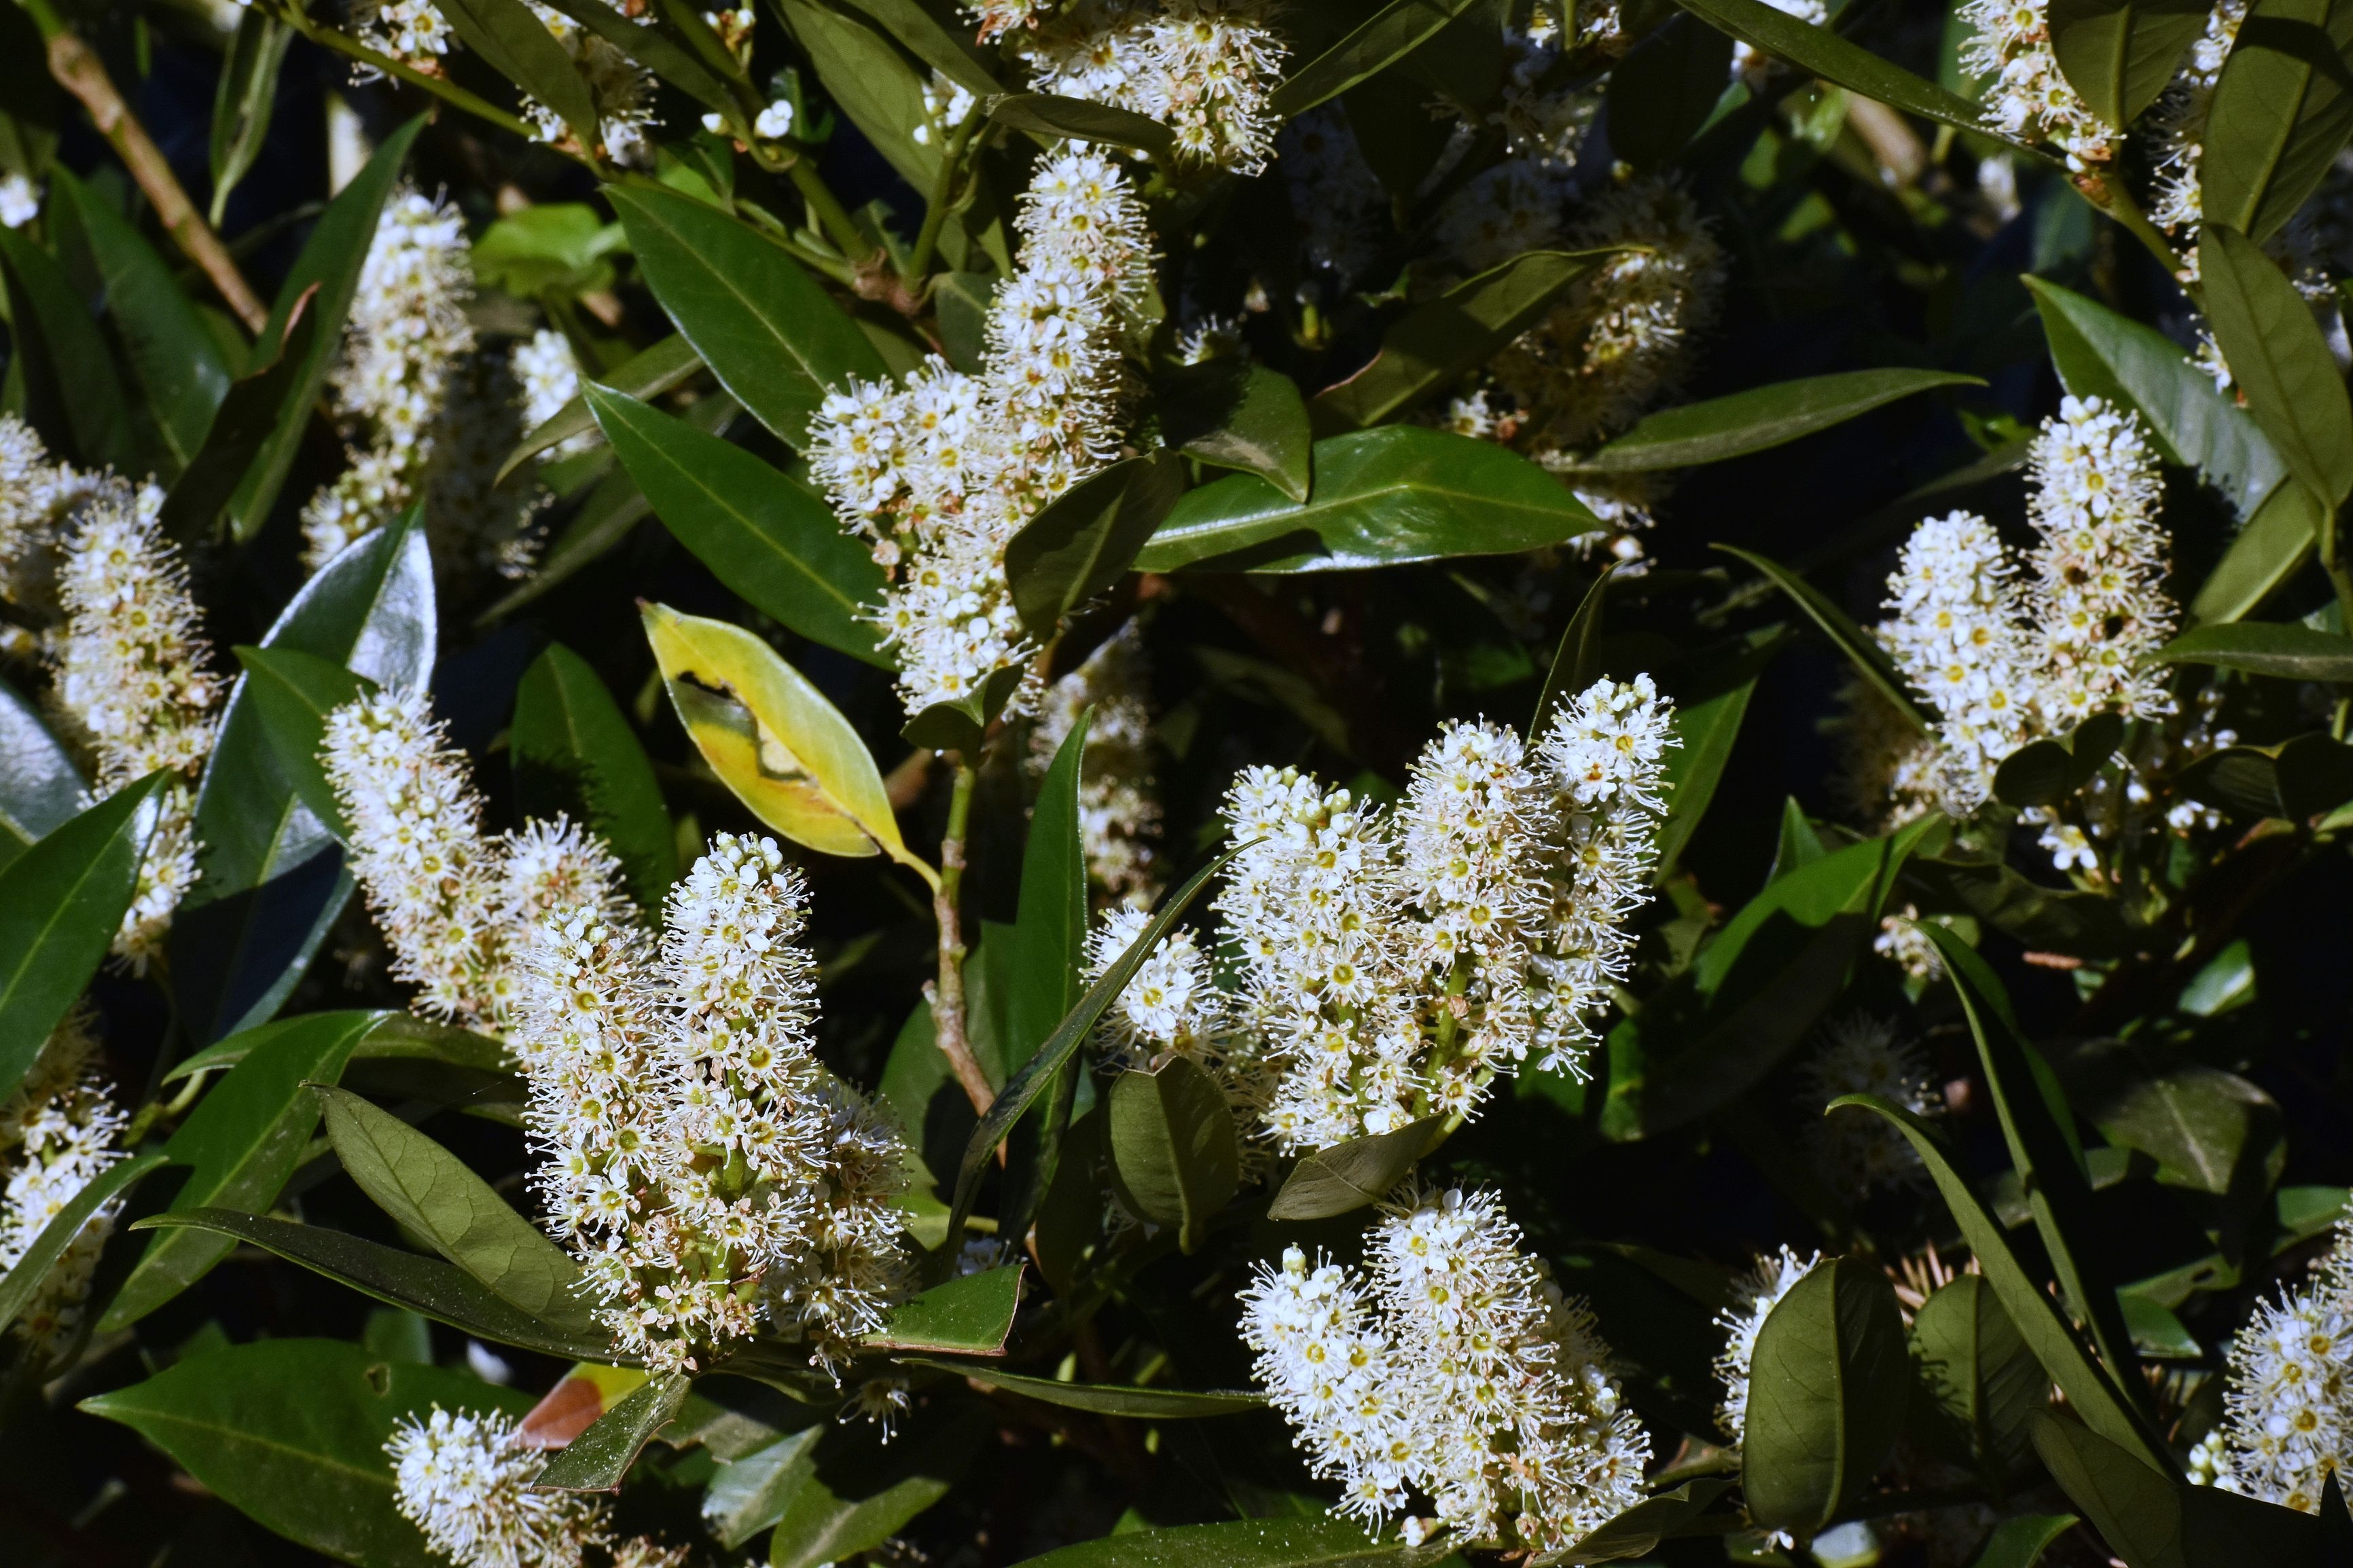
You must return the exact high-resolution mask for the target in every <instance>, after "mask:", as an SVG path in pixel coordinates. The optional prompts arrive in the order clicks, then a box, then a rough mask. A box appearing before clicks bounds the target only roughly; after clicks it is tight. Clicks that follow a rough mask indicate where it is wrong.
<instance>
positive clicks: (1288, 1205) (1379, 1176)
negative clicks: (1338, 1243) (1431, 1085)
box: [1266, 1116, 1446, 1219]
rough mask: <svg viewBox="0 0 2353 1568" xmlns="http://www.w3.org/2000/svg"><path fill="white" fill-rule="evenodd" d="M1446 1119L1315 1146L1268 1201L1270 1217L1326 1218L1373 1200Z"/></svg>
mask: <svg viewBox="0 0 2353 1568" xmlns="http://www.w3.org/2000/svg"><path fill="white" fill-rule="evenodd" d="M1445 1125H1446V1123H1445V1121H1444V1119H1443V1118H1440V1117H1436V1116H1430V1117H1425V1118H1423V1119H1422V1120H1421V1121H1416V1122H1412V1123H1409V1125H1407V1126H1404V1127H1400V1128H1398V1129H1397V1130H1396V1131H1393V1132H1368V1133H1366V1135H1365V1136H1363V1137H1361V1138H1351V1139H1348V1140H1347V1141H1345V1142H1340V1143H1335V1144H1333V1145H1332V1146H1331V1147H1329V1148H1325V1149H1317V1150H1314V1151H1313V1152H1310V1153H1308V1154H1307V1155H1306V1156H1304V1157H1303V1158H1302V1159H1301V1160H1300V1162H1299V1163H1297V1164H1296V1165H1293V1167H1292V1168H1291V1174H1289V1175H1288V1176H1285V1177H1284V1178H1283V1181H1282V1191H1281V1192H1278V1193H1276V1194H1274V1201H1273V1202H1272V1203H1271V1204H1269V1205H1267V1210H1266V1217H1267V1218H1269V1219H1329V1218H1330V1217H1331V1216H1333V1215H1340V1214H1347V1213H1350V1212H1351V1211H1353V1210H1356V1209H1360V1208H1363V1207H1364V1206H1365V1205H1367V1204H1377V1203H1378V1202H1380V1201H1381V1200H1382V1199H1383V1198H1385V1197H1387V1196H1388V1194H1389V1189H1390V1188H1392V1187H1394V1186H1396V1185H1397V1184H1398V1182H1399V1181H1401V1180H1403V1179H1404V1176H1405V1173H1407V1172H1408V1171H1409V1170H1411V1169H1413V1166H1414V1163H1415V1162H1416V1161H1418V1160H1419V1159H1420V1158H1421V1157H1422V1156H1423V1155H1425V1154H1427V1153H1429V1152H1430V1150H1431V1149H1433V1148H1434V1147H1436V1146H1437V1143H1438V1137H1439V1133H1440V1131H1442V1130H1443V1129H1444V1127H1445Z"/></svg>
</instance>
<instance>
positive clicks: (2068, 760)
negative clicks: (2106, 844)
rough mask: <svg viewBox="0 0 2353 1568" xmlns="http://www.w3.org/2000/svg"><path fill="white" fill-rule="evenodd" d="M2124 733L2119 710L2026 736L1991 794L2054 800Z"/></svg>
mask: <svg viewBox="0 0 2353 1568" xmlns="http://www.w3.org/2000/svg"><path fill="white" fill-rule="evenodd" d="M2346 646H2347V647H2348V648H2353V642H2348V644H2347V645H2346ZM2124 733H2125V721H2124V718H2123V716H2122V715H2121V714H2116V713H2094V714H2093V715H2092V716H2091V717H2090V718H2089V719H2086V720H2084V721H2083V722H2082V723H2081V724H2078V725H2076V726H2075V728H2074V729H2073V730H2071V731H2068V732H2067V733H2066V734H2065V735H2063V736H2061V737H2059V738H2057V739H2055V740H2054V739H2046V740H2041V741H2033V742H2029V743H2027V744H2026V745H2023V746H2021V747H2020V748H2019V749H2018V750H2017V751H2015V752H2011V753H2010V755H2009V756H2007V757H2004V758H2003V759H2002V760H2001V765H2000V767H1998V768H1996V769H1995V770H1994V773H1993V793H1994V797H1995V798H1996V799H1997V800H2000V802H2002V803H2003V804H2004V805H2015V806H2020V807H2025V806H2033V805H2058V804H2059V803H2060V802H2061V801H2063V800H2066V799H2068V798H2069V797H2071V796H2072V795H2074V793H2075V792H2076V791H2077V790H2079V789H2082V788H2083V787H2084V785H2085V784H2089V783H2091V782H2092V777H2093V775H2094V774H2095V773H2098V772H2099V771H2100V770H2101V769H2102V768H2104V767H2105V766H2106V765H2107V764H2108V761H2109V759H2110V758H2112V757H2114V756H2115V755H2116V746H2117V744H2118V743H2119V742H2122V741H2123V739H2124Z"/></svg>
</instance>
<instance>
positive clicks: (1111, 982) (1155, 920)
mask: <svg viewBox="0 0 2353 1568" xmlns="http://www.w3.org/2000/svg"><path fill="white" fill-rule="evenodd" d="M1246 847H1248V846H1246V845H1237V846H1235V847H1232V848H1229V849H1228V850H1227V851H1226V852H1225V853H1224V854H1222V855H1220V856H1219V857H1218V858H1216V859H1215V860H1212V861H1210V862H1209V863H1208V865H1207V866H1204V867H1202V868H1200V869H1199V870H1198V871H1196V872H1195V873H1193V875H1192V877H1191V879H1189V880H1187V882H1186V884H1185V885H1184V886H1183V887H1181V888H1179V889H1176V892H1175V893H1173V894H1171V895H1169V896H1168V897H1167V898H1166V899H1163V900H1161V903H1160V910H1159V912H1158V913H1156V914H1155V915H1154V916H1153V917H1152V923H1151V924H1149V925H1147V926H1145V928H1144V929H1143V930H1142V931H1138V932H1137V933H1136V937H1135V940H1134V942H1130V943H1128V944H1127V951H1126V952H1123V953H1121V954H1120V955H1119V957H1118V958H1117V959H1115V960H1113V963H1112V965H1111V967H1110V968H1108V969H1106V970H1104V971H1103V975H1102V977H1101V978H1100V979H1098V980H1096V982H1095V983H1094V984H1092V985H1090V986H1088V987H1087V990H1086V994H1084V995H1082V996H1081V997H1080V998H1079V1004H1078V1005H1077V1006H1075V1007H1073V1008H1071V1011H1070V1013H1069V1014H1068V1015H1067V1016H1065V1017H1064V1018H1063V1019H1062V1022H1061V1024H1060V1026H1058V1027H1057V1028H1056V1029H1055V1030H1054V1033H1053V1034H1052V1036H1051V1037H1049V1038H1048V1039H1047V1041H1046V1043H1045V1044H1044V1045H1043V1046H1040V1047H1039V1048H1038V1054H1037V1055H1036V1056H1033V1057H1031V1058H1029V1061H1028V1062H1026V1063H1024V1064H1023V1065H1022V1068H1021V1070H1020V1071H1019V1072H1017V1073H1015V1074H1014V1075H1013V1079H1012V1081H1011V1082H1009V1083H1008V1084H1007V1085H1006V1086H1005V1087H1004V1089H1000V1090H999V1091H998V1092H997V1099H996V1100H994V1101H992V1102H991V1103H990V1105H989V1107H988V1113H987V1115H985V1116H983V1117H982V1118H981V1119H980V1125H979V1126H977V1127H976V1128H974V1129H973V1133H972V1137H971V1139H970V1140H969V1141H967V1142H966V1143H965V1150H964V1159H963V1161H962V1163H960V1164H959V1165H958V1166H957V1169H956V1188H955V1205H954V1207H953V1208H952V1209H951V1210H950V1212H949V1215H948V1231H947V1239H946V1240H945V1241H944V1242H943V1243H942V1244H941V1245H942V1248H943V1250H944V1252H946V1253H947V1254H948V1255H949V1256H951V1257H953V1256H954V1255H955V1249H956V1247H958V1246H960V1245H961V1244H962V1242H963V1240H964V1222H965V1218H966V1217H967V1216H968V1215H971V1213H972V1205H973V1201H974V1200H975V1199H976V1198H977V1197H978V1196H979V1195H980V1178H981V1175H982V1173H984V1172H985V1171H986V1170H987V1166H988V1162H989V1159H990V1156H991V1155H992V1154H993V1152H995V1150H996V1148H997V1145H998V1144H999V1143H1002V1142H1005V1137H1006V1134H1008V1132H1010V1131H1013V1124H1014V1123H1015V1122H1016V1121H1019V1120H1021V1113H1022V1112H1023V1111H1025V1110H1029V1107H1030V1105H1031V1103H1032V1102H1034V1101H1035V1100H1037V1098H1038V1096H1039V1094H1041V1093H1042V1092H1044V1090H1045V1088H1046V1086H1047V1085H1048V1084H1050V1083H1051V1082H1052V1081H1053V1080H1054V1075H1055V1074H1057V1073H1059V1072H1060V1070H1061V1068H1062V1064H1063V1063H1064V1062H1066V1061H1068V1060H1070V1059H1071V1057H1072V1056H1073V1055H1074V1054H1075V1053H1076V1052H1077V1050H1078V1048H1079V1047H1080V1045H1081V1044H1082V1043H1083V1042H1084V1041H1085V1040H1086V1038H1087V1037H1089V1036H1091V1035H1092V1034H1093V1033H1094V1028H1095V1025H1096V1023H1097V1022H1098V1021H1099V1020H1100V1019H1101V1018H1102V1017H1103V1010H1104V1009H1105V1008H1107V1007H1109V1006H1110V1005H1111V1004H1112V999H1113V997H1115V996H1117V995H1118V994H1120V993H1121V992H1122V991H1124V990H1125V989H1127V983H1128V982H1129V981H1131V980H1133V979H1134V978H1135V972H1136V971H1137V970H1138V969H1140V968H1142V967H1143V966H1144V961H1145V959H1146V958H1149V957H1150V956H1151V955H1152V950H1153V949H1154V948H1155V947H1157V946H1159V945H1160V940H1161V938H1163V937H1165V936H1166V935H1167V934H1168V931H1169V928H1170V927H1172V926H1174V925H1175V924H1176V921H1177V920H1178V919H1179V918H1180V917H1182V916H1183V914H1184V913H1185V911H1186V910H1187V909H1188V908H1189V907H1191V905H1192V902H1193V900H1195V899H1197V898H1198V897H1199V896H1200V893H1201V889H1203V888H1204V887H1206V886H1208V881H1209V879H1210V878H1212V877H1214V876H1216V875H1217V874H1218V873H1219V871H1221V870H1223V869H1225V867H1226V863H1227V862H1228V861H1229V860H1231V859H1232V858H1234V857H1235V856H1236V855H1238V854H1240V852H1241V851H1242V849H1244V848H1246ZM921 1299H922V1298H920V1297H919V1298H917V1300H921ZM910 1305H913V1303H912V1302H911V1303H910Z"/></svg>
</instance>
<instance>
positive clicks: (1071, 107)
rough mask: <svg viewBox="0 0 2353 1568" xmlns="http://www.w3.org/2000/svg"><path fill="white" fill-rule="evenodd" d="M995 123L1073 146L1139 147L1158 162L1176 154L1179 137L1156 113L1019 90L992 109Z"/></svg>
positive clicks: (989, 115) (998, 101) (989, 113)
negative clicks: (1061, 140)
mask: <svg viewBox="0 0 2353 1568" xmlns="http://www.w3.org/2000/svg"><path fill="white" fill-rule="evenodd" d="M988 117H989V119H991V120H993V121H996V122H997V124H999V125H1010V126H1011V127H1013V128H1014V129H1015V130H1016V131H1027V132H1031V133H1033V134H1035V135H1039V136H1060V137H1062V138H1064V139H1065V140H1068V141H1071V142H1103V143H1104V144H1105V145H1107V146H1113V147H1133V148H1134V149H1136V150H1137V151H1139V152H1143V153H1151V154H1152V155H1153V156H1154V157H1155V158H1166V157H1167V156H1169V154H1171V153H1174V152H1175V151H1176V132H1174V131H1171V130H1170V129H1168V127H1166V125H1163V124H1161V123H1160V121H1157V120H1155V119H1153V118H1152V117H1151V116H1150V115H1146V114H1138V113H1136V112H1135V110H1132V109H1117V108H1114V107H1113V106H1112V105H1110V104H1108V103H1093V102H1090V101H1089V100H1086V99H1083V98H1060V97H1058V96H1056V95H1055V94H1053V93H1050V92H1018V93H1014V94H1012V95H1010V96H1008V97H1005V98H1000V99H998V100H997V101H996V102H995V103H993V104H991V105H990V106H989V110H988Z"/></svg>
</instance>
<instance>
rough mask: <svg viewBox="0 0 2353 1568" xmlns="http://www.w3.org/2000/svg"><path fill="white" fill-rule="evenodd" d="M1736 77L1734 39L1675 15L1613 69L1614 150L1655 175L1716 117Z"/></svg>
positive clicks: (1611, 121)
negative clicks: (1717, 107)
mask: <svg viewBox="0 0 2353 1568" xmlns="http://www.w3.org/2000/svg"><path fill="white" fill-rule="evenodd" d="M1731 73H1732V40H1731V39H1730V38H1729V37H1725V35H1724V34H1723V33H1720V32H1718V31H1717V30H1716V29H1715V28H1714V27H1711V26H1708V25H1707V24H1706V23H1704V22H1702V21H1701V20H1700V19H1699V18H1698V17H1696V16H1672V17H1670V18H1668V20H1667V22H1666V24H1665V25H1664V26H1661V27H1659V28H1658V29H1656V30H1655V31H1653V32H1652V33H1651V35H1650V37H1646V38H1644V39H1643V40H1642V41H1641V43H1639V44H1637V45H1635V46H1634V47H1633V50H1632V52H1630V54H1628V55H1627V56H1626V58H1624V59H1622V60H1620V61H1619V62H1618V64H1617V65H1616V66H1614V67H1612V68H1611V69H1610V72H1609V89H1608V101H1609V150H1610V151H1611V152H1612V153H1616V154H1617V155H1618V156H1619V157H1620V158H1623V159H1624V160H1626V162H1628V163H1631V164H1633V165H1634V167H1636V168H1637V169H1641V170H1650V169H1653V168H1656V167H1657V166H1658V165H1660V164H1661V163H1665V162H1666V161H1667V160H1668V159H1670V158H1672V157H1673V156H1674V155H1675V154H1676V153H1680V152H1682V151H1683V143H1684V142H1689V141H1690V140H1691V139H1692V136H1693V135H1694V133H1695V132H1697V131H1698V130H1699V128H1700V127H1701V126H1703V125H1704V124H1706V123H1707V117H1708V116H1709V115H1710V114H1712V113H1713V112H1715V105H1716V100H1719V99H1721V98H1722V97H1723V96H1724V93H1725V83H1726V81H1727V79H1729V78H1730V76H1731Z"/></svg>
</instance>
